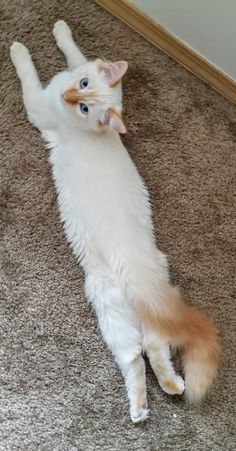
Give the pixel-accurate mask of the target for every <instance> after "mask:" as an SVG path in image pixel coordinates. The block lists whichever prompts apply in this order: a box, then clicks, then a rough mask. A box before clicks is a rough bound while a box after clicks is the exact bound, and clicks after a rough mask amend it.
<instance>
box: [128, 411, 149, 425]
mask: <svg viewBox="0 0 236 451" xmlns="http://www.w3.org/2000/svg"><path fill="white" fill-rule="evenodd" d="M130 416H131V420H132V421H133V423H140V422H141V421H145V420H146V419H147V418H148V417H149V409H146V408H143V409H140V410H139V411H138V412H137V411H136V412H133V411H132V410H131V411H130Z"/></svg>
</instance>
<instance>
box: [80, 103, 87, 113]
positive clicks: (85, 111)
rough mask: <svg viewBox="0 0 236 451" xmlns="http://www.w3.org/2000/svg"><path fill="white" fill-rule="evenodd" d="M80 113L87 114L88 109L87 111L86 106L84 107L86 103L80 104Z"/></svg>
mask: <svg viewBox="0 0 236 451" xmlns="http://www.w3.org/2000/svg"><path fill="white" fill-rule="evenodd" d="M79 106H80V111H81V113H83V114H88V112H89V109H88V105H86V103H80V105H79Z"/></svg>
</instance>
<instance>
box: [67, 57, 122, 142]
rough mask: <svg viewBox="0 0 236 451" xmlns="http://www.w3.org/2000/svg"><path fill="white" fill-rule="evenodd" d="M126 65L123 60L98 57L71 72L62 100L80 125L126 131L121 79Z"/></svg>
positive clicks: (87, 127)
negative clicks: (112, 60) (122, 112)
mask: <svg viewBox="0 0 236 451" xmlns="http://www.w3.org/2000/svg"><path fill="white" fill-rule="evenodd" d="M127 68H128V64H127V63H126V61H119V62H116V63H108V62H104V61H102V60H100V59H97V60H95V61H93V62H88V63H86V64H83V65H81V66H79V67H78V68H77V69H75V70H74V71H73V72H72V73H71V79H70V81H69V86H68V87H67V88H66V90H65V91H64V93H63V102H64V104H65V106H66V108H69V109H70V111H71V112H72V113H73V115H74V117H76V120H77V121H79V122H78V125H79V126H80V127H81V128H83V129H85V130H86V129H87V130H93V131H98V132H99V131H116V132H118V133H125V132H126V128H125V125H124V122H123V119H122V116H121V111H122V92H121V78H122V77H123V75H124V74H125V72H126V71H127Z"/></svg>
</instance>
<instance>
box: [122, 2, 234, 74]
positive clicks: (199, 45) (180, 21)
mask: <svg viewBox="0 0 236 451" xmlns="http://www.w3.org/2000/svg"><path fill="white" fill-rule="evenodd" d="M129 3H132V4H134V5H135V6H137V7H138V8H139V9H141V10H142V11H143V12H145V13H146V14H147V15H149V16H150V17H151V18H152V19H153V20H155V21H156V22H157V23H159V24H160V25H162V26H163V27H164V28H165V29H166V30H168V31H169V32H170V33H172V34H173V35H175V36H176V37H177V38H179V39H180V40H181V41H183V42H184V43H185V44H186V45H188V46H189V47H191V48H192V49H193V50H194V51H195V52H197V53H199V54H200V55H201V56H202V57H203V58H205V59H206V60H207V61H209V62H210V63H211V64H213V66H215V67H217V68H218V69H220V70H221V71H222V72H224V73H225V74H226V75H228V77H230V78H232V79H233V80H234V81H236V0H129Z"/></svg>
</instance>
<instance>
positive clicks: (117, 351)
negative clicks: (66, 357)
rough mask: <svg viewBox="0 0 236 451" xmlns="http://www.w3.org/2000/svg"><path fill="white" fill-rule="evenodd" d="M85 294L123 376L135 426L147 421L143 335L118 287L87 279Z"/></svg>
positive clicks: (90, 278)
mask: <svg viewBox="0 0 236 451" xmlns="http://www.w3.org/2000/svg"><path fill="white" fill-rule="evenodd" d="M86 293H87V296H88V298H89V299H90V300H91V301H92V303H93V305H94V307H95V310H96V313H97V317H98V321H99V326H100V329H101V331H102V335H103V338H104V340H105V342H106V343H107V345H108V347H109V349H110V350H111V351H112V353H113V355H114V357H115V360H116V362H117V364H118V365H119V367H120V370H121V373H122V375H123V377H124V380H125V386H126V390H127V395H128V399H129V404H130V416H131V419H132V421H133V422H134V423H137V422H139V421H144V420H145V419H146V418H147V417H148V413H149V412H148V408H147V395H146V372H145V362H144V359H143V357H142V355H141V353H142V335H141V331H140V329H139V327H138V325H137V323H136V320H135V318H134V317H133V312H132V311H131V310H130V309H129V307H128V306H127V305H126V303H125V302H124V300H123V299H122V293H121V292H120V290H119V287H117V286H115V285H114V284H113V282H112V281H110V280H108V279H107V278H104V279H103V278H102V277H101V276H99V277H96V276H95V277H94V276H92V277H89V276H88V277H87V280H86Z"/></svg>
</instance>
